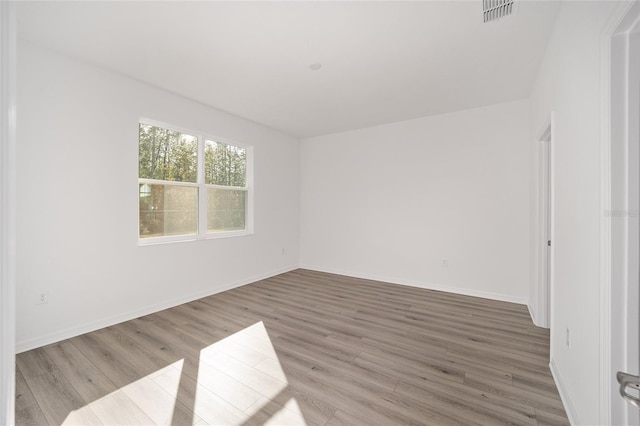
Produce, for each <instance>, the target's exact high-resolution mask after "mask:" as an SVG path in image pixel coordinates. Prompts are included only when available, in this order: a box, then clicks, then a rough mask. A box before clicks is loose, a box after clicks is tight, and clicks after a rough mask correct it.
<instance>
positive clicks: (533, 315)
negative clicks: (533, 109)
mask: <svg viewBox="0 0 640 426" xmlns="http://www.w3.org/2000/svg"><path fill="white" fill-rule="evenodd" d="M527 309H529V316H530V317H531V321H533V323H534V324H535V325H536V326H537V327H541V325H540V323H539V322H538V318H537V317H536V311H535V309H531V305H530V304H528V303H527Z"/></svg>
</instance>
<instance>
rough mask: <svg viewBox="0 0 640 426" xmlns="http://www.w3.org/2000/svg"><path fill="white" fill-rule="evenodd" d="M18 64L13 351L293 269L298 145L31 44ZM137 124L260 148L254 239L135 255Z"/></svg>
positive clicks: (23, 47)
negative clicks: (44, 296)
mask: <svg viewBox="0 0 640 426" xmlns="http://www.w3.org/2000/svg"><path fill="white" fill-rule="evenodd" d="M18 66H19V69H18V134H17V140H18V152H17V157H18V158H17V170H18V176H17V193H18V200H17V213H18V223H17V234H18V240H17V342H18V350H26V349H28V348H32V347H37V346H40V345H43V344H46V343H50V342H53V341H57V340H59V339H62V338H66V337H69V336H71V335H75V334H79V333H82V332H86V331H88V330H90V329H94V328H99V327H102V326H105V325H108V324H111V323H115V322H119V321H122V320H125V319H129V318H132V317H135V316H138V315H140V314H145V313H149V312H152V311H155V310H157V309H161V308H164V307H168V306H171V305H175V304H178V303H181V302H184V301H187V300H190V299H194V298H197V297H201V296H204V295H207V294H212V293H215V292H218V291H221V290H223V289H226V288H229V287H232V286H236V285H239V284H244V283H247V282H251V281H253V280H255V279H258V278H262V277H266V276H271V275H274V274H276V273H278V272H281V271H285V270H289V269H292V268H295V267H296V266H297V263H298V242H299V225H298V218H299V214H298V208H299V199H298V193H299V192H298V159H299V150H298V141H297V140H296V139H294V138H292V137H289V136H286V135H283V134H281V133H278V132H276V131H274V130H270V129H268V128H265V127H263V126H260V125H257V124H255V123H252V122H248V121H246V120H243V119H240V118H237V117H235V116H231V115H229V114H226V113H223V112H221V111H217V110H215V109H212V108H209V107H206V106H204V105H201V104H198V103H195V102H192V101H189V100H187V99H184V98H182V97H179V96H175V95H172V94H170V93H167V92H165V91H162V90H159V89H156V88H153V87H150V86H147V85H145V84H142V83H140V82H137V81H134V80H131V79H128V78H126V77H123V76H120V75H117V74H114V73H111V72H109V71H106V70H103V69H100V68H97V67H94V66H92V65H90V64H87V63H83V62H77V61H74V60H71V59H68V58H66V57H63V56H60V55H58V54H56V53H53V52H51V51H47V50H42V49H40V48H38V47H35V46H33V45H30V44H27V43H24V42H21V43H19V46H18ZM185 66H186V64H185ZM140 117H147V118H152V119H155V120H159V121H162V122H167V123H173V124H175V125H179V126H182V127H185V128H191V129H194V130H199V131H204V132H207V133H208V134H211V135H214V136H219V137H223V138H228V139H230V140H232V141H237V142H238V143H241V144H249V145H253V146H254V148H255V151H254V152H255V234H254V235H251V236H245V237H237V238H224V239H216V240H206V241H197V242H185V243H174V244H164V245H155V246H144V247H140V246H138V244H137V237H138V212H137V209H138V199H137V178H138V169H137V149H138V148H137V146H138V141H137V140H138V136H137V135H138V120H139V118H140ZM283 248H284V249H285V254H284V255H283V254H282V249H283ZM41 291H47V292H48V293H49V303H48V304H45V305H36V303H35V301H36V298H37V295H38V293H39V292H41Z"/></svg>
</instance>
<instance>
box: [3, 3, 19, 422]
mask: <svg viewBox="0 0 640 426" xmlns="http://www.w3.org/2000/svg"><path fill="white" fill-rule="evenodd" d="M16 40H17V35H16V18H15V8H14V2H7V1H0V423H1V424H9V425H10V424H13V423H14V418H15V321H16V317H15V217H16V216H15V214H16V213H15V212H16V210H15V182H16V179H15V135H16V97H15V96H16V68H15V67H16Z"/></svg>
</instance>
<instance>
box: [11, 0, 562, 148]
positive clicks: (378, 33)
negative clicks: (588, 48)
mask: <svg viewBox="0 0 640 426" xmlns="http://www.w3.org/2000/svg"><path fill="white" fill-rule="evenodd" d="M516 1H518V0H516ZM558 5H559V3H558V2H547V1H527V2H523V1H520V2H519V4H518V6H517V11H516V14H515V15H513V16H510V17H507V18H504V19H502V20H500V21H497V22H492V23H488V24H483V23H482V10H481V7H482V1H481V0H474V1H449V2H441V1H426V2H415V1H414V2H400V1H388V2H360V1H352V2H348V1H343V2H328V1H318V2H301V1H296V2H280V1H275V2H203V1H199V2H184V1H182V2H161V1H147V2H90V1H78V2H57V1H54V2H51V1H49V2H21V3H19V5H18V32H19V36H20V37H21V38H23V39H26V40H29V41H31V42H33V43H37V44H40V45H44V46H47V47H51V48H53V49H55V50H58V51H61V52H63V53H66V54H69V55H72V56H75V57H80V58H84V59H86V60H88V61H90V62H93V63H96V64H100V65H103V66H105V67H107V68H110V69H112V70H115V71H118V72H120V73H123V74H127V75H130V76H132V77H135V78H137V79H140V80H144V81H146V82H149V83H151V84H153V85H155V86H158V87H162V88H164V89H166V90H169V91H171V92H175V93H179V94H182V95H184V96H186V97H188V98H191V99H195V100H197V101H200V102H203V103H205V104H208V105H211V106H213V107H216V108H219V109H222V110H225V111H228V112H231V113H234V114H237V115H239V116H241V117H244V118H248V119H250V120H254V121H256V122H259V123H262V124H265V125H267V126H271V127H273V128H276V129H279V130H281V131H284V132H286V133H289V134H291V135H295V136H298V137H308V136H315V135H321V134H326V133H333V132H339V131H344V130H351V129H356V128H361V127H367V126H372V125H377V124H382V123H388V122H394V121H400V120H406V119H411V118H416V117H421V116H425V115H431V114H439V113H445V112H452V111H458V110H462V109H467V108H473V107H478V106H483V105H489V104H494V103H499V102H507V101H512V100H517V99H523V98H526V97H528V96H529V93H530V91H531V87H532V85H533V82H534V78H535V75H536V73H537V70H538V67H539V64H540V61H541V59H542V55H543V53H544V49H545V47H546V44H547V40H548V38H549V35H550V31H551V29H552V27H553V23H554V20H555V16H556V13H557V10H558ZM313 63H321V64H322V68H321V69H320V70H319V71H312V70H310V68H309V65H311V64H313Z"/></svg>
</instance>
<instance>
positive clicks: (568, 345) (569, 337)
mask: <svg viewBox="0 0 640 426" xmlns="http://www.w3.org/2000/svg"><path fill="white" fill-rule="evenodd" d="M567 347H568V348H569V347H571V335H570V334H569V327H567Z"/></svg>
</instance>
